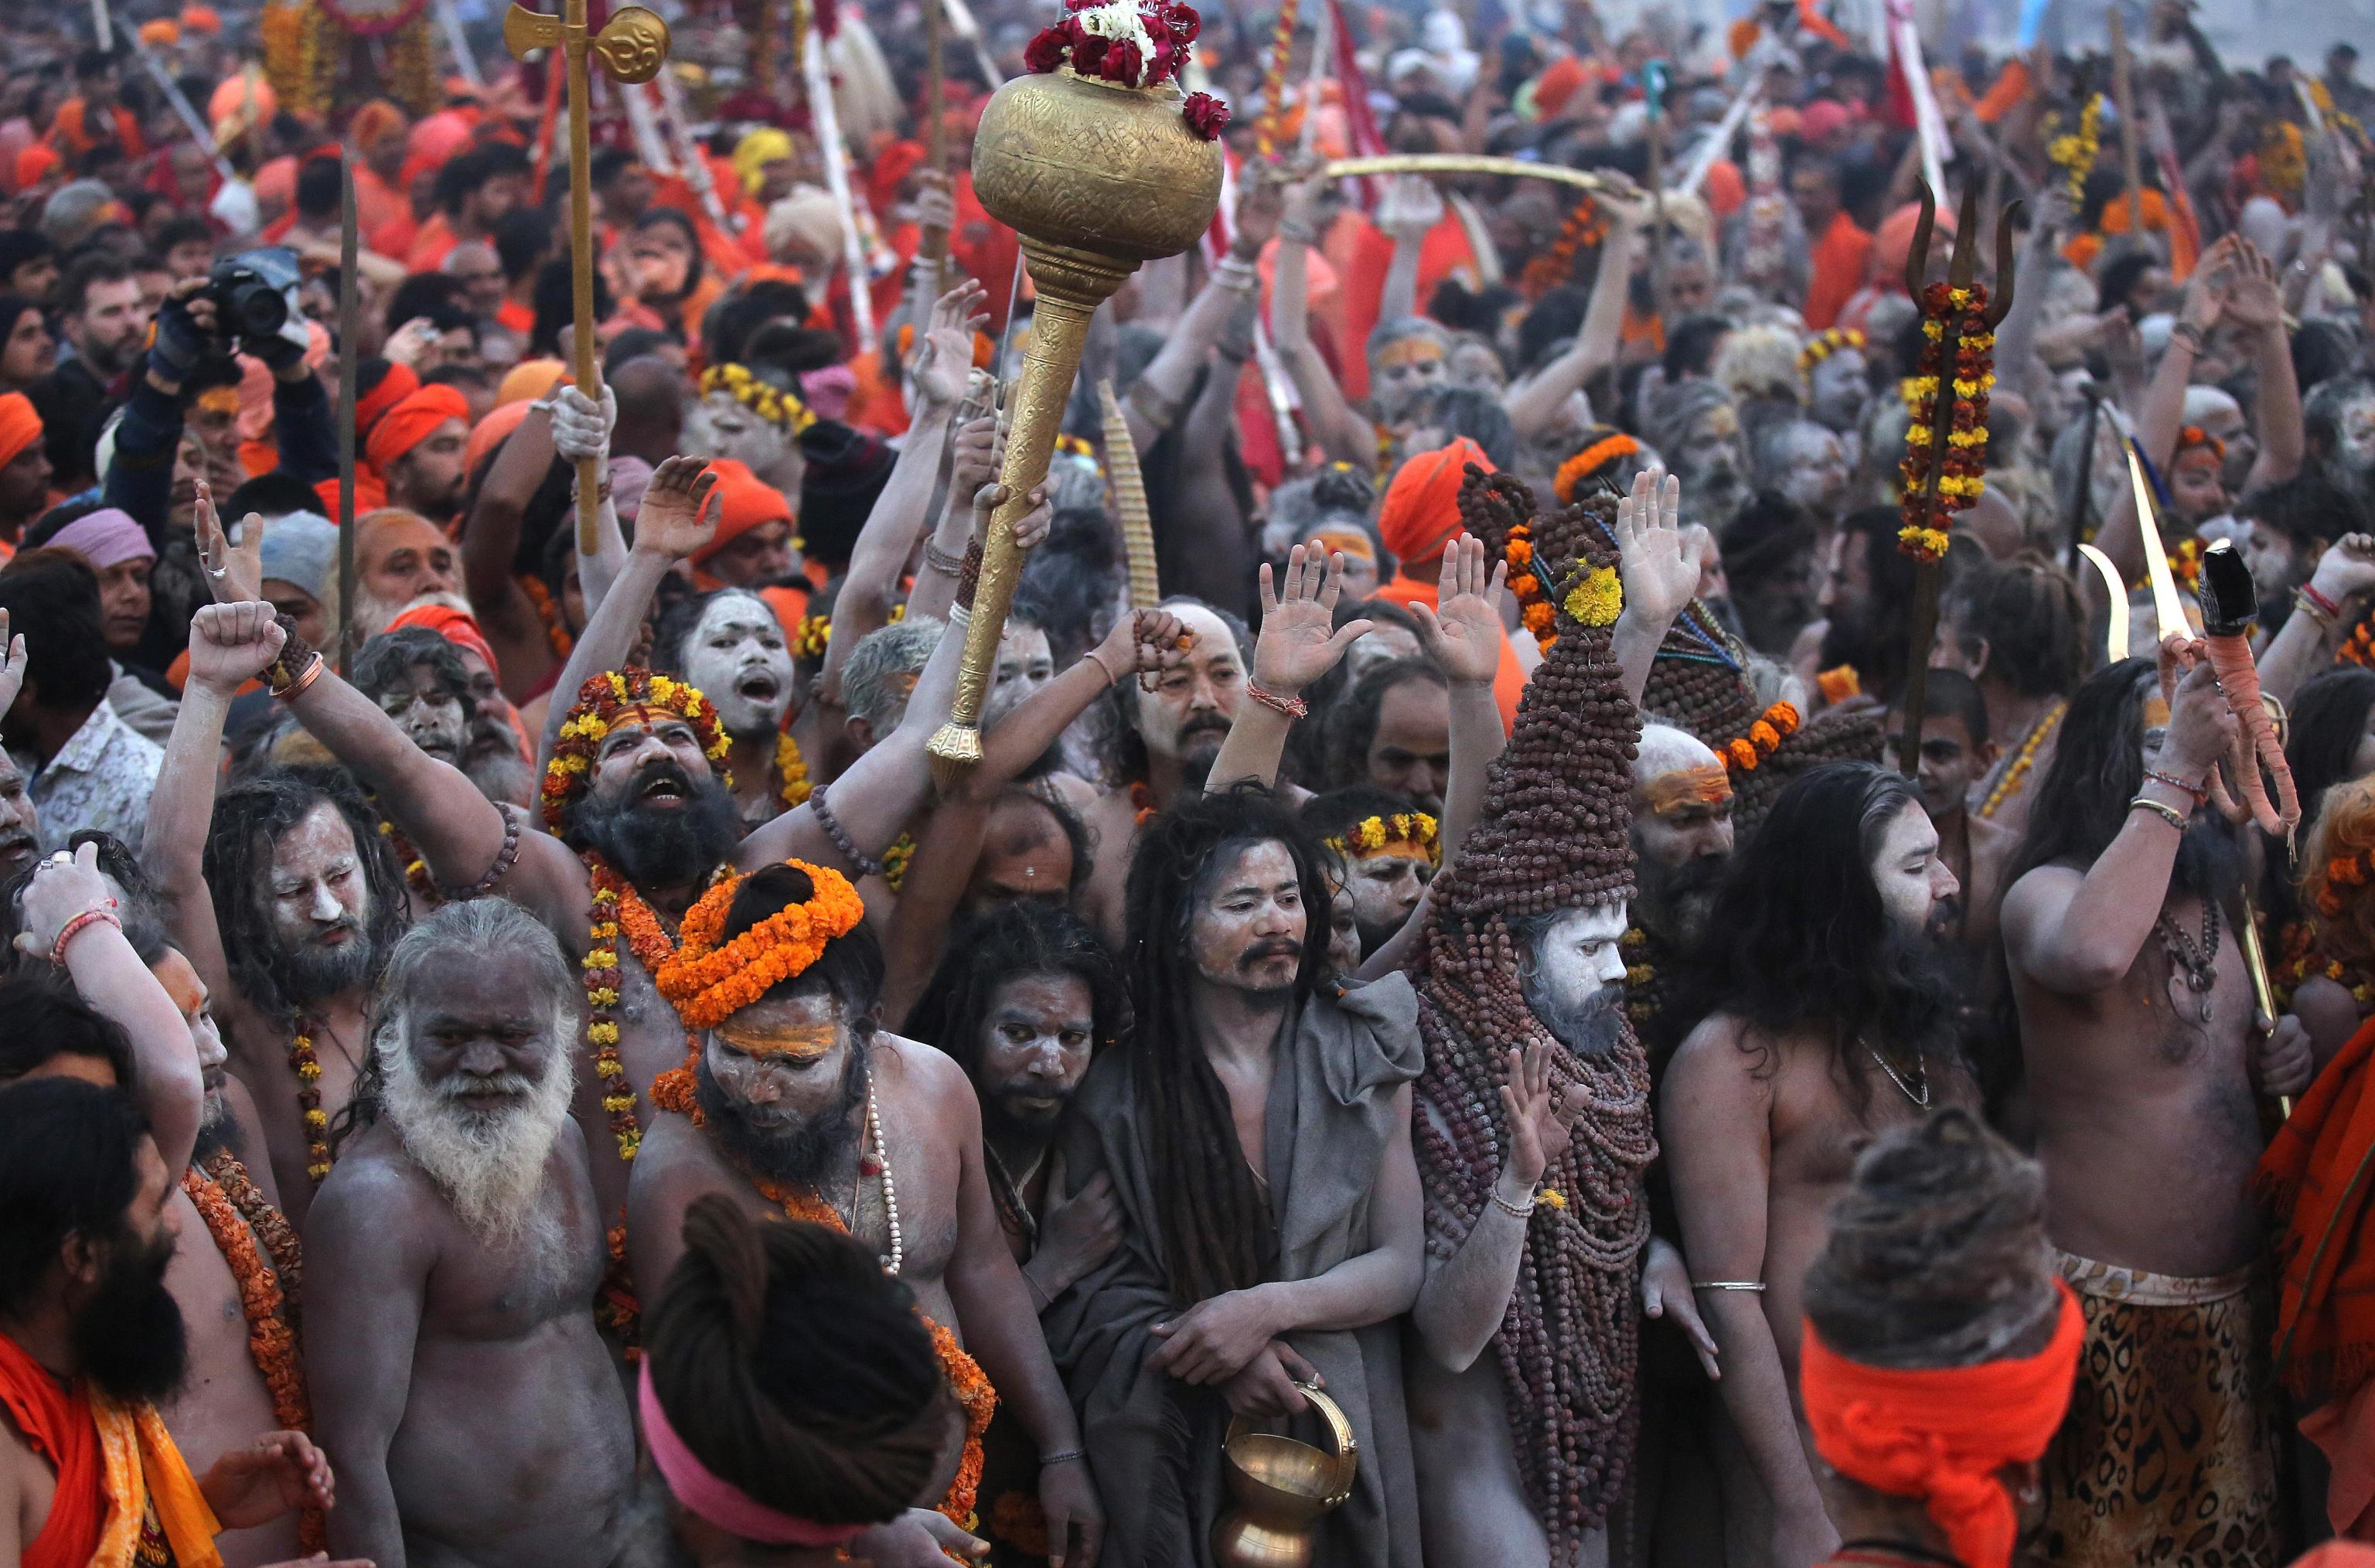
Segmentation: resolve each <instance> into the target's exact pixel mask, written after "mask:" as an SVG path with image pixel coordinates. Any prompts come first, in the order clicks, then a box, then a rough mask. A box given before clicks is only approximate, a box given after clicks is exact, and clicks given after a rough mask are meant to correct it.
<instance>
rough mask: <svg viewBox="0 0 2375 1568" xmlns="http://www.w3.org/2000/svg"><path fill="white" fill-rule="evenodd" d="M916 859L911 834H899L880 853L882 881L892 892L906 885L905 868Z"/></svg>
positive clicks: (913, 839) (914, 844)
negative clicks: (888, 846) (889, 845)
mask: <svg viewBox="0 0 2375 1568" xmlns="http://www.w3.org/2000/svg"><path fill="white" fill-rule="evenodd" d="M915 858H916V840H915V838H914V836H913V835H912V834H908V833H901V834H900V835H899V836H898V837H897V838H895V839H892V841H891V847H890V848H888V849H886V850H884V851H883V852H882V880H883V882H884V883H885V884H886V885H887V886H888V887H889V888H890V890H892V892H894V893H895V892H897V891H898V890H900V889H901V888H902V887H904V886H905V885H906V881H907V867H908V866H909V865H910V864H911V863H912V862H913V861H914V860H915Z"/></svg>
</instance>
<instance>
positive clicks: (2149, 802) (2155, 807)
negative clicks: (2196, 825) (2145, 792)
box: [2128, 795, 2185, 833]
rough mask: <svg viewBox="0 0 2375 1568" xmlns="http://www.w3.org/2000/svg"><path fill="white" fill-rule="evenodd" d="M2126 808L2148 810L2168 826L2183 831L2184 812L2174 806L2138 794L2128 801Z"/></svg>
mask: <svg viewBox="0 0 2375 1568" xmlns="http://www.w3.org/2000/svg"><path fill="white" fill-rule="evenodd" d="M2128 809H2129V810H2130V811H2139V810H2141V811H2149V812H2151V813H2152V814H2153V815H2154V816H2156V817H2158V818H2160V819H2162V820H2163V821H2165V822H2167V823H2168V825H2169V826H2170V827H2172V828H2175V829H2176V830H2177V831H2179V832H2180V833H2181V832H2183V831H2185V813H2184V812H2182V811H2180V810H2179V809H2178V808H2176V807H2174V806H2169V805H2167V804H2165V803H2163V802H2161V801H2157V800H2154V799H2152V798H2150V797H2149V796H2142V795H2140V796H2136V797H2135V798H2134V799H2133V800H2131V801H2129V802H2128Z"/></svg>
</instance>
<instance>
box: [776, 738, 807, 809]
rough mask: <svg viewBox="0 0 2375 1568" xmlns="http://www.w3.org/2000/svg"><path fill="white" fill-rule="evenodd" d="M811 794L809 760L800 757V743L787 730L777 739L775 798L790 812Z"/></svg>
mask: <svg viewBox="0 0 2375 1568" xmlns="http://www.w3.org/2000/svg"><path fill="white" fill-rule="evenodd" d="M810 793H811V786H810V785H809V765H808V760H807V759H805V758H803V757H802V756H801V755H800V743H799V742H798V741H797V740H794V739H793V738H792V737H791V732H790V731H788V730H787V731H786V732H785V733H783V734H782V735H779V736H777V737H775V798H776V799H777V800H780V801H782V802H783V804H784V809H785V810H786V811H789V810H790V809H791V808H793V807H795V806H798V805H799V804H800V803H801V802H802V801H804V800H806V799H808V797H809V794H810Z"/></svg>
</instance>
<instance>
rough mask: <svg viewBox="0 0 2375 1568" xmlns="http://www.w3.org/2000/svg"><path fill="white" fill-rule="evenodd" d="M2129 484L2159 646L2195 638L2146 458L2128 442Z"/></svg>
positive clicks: (2154, 634) (2156, 643)
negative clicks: (2157, 514) (2163, 539)
mask: <svg viewBox="0 0 2375 1568" xmlns="http://www.w3.org/2000/svg"><path fill="white" fill-rule="evenodd" d="M2128 483H2129V484H2130V485H2132V486H2133V487H2134V489H2135V496H2136V531H2137V532H2138V533H2140V534H2142V535H2143V536H2144V543H2145V579H2146V581H2148V582H2150V583H2151V584H2152V595H2153V619H2155V620H2156V621H2157V622H2158V623H2159V624H2158V625H2157V626H2156V628H2155V630H2154V632H2153V638H2154V644H2155V646H2158V645H2159V644H2160V643H2164V642H2167V641H2168V639H2169V638H2171V637H2188V638H2190V637H2192V635H2193V627H2192V623H2191V622H2189V621H2188V620H2187V619H2185V601H2184V600H2182V599H2180V598H2179V597H2178V596H2177V578H2176V576H2175V574H2174V573H2172V572H2170V571H2169V569H2168V551H2167V550H2166V549H2164V548H2161V542H2160V524H2159V522H2158V521H2157V520H2156V517H2155V515H2154V513H2153V496H2152V484H2151V482H2150V481H2149V480H2147V479H2146V478H2145V466H2144V461H2143V459H2141V458H2139V457H2138V456H2137V455H2136V443H2135V442H2133V441H2130V442H2128Z"/></svg>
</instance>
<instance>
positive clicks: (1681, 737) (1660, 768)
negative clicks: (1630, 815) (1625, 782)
mask: <svg viewBox="0 0 2375 1568" xmlns="http://www.w3.org/2000/svg"><path fill="white" fill-rule="evenodd" d="M1716 766H1719V764H1718V763H1717V761H1716V755H1715V752H1714V751H1713V750H1711V749H1708V747H1707V742H1705V741H1703V740H1701V739H1700V738H1699V737H1697V736H1695V735H1693V734H1691V733H1690V732H1689V731H1688V730H1682V729H1676V728H1675V727H1674V726H1673V725H1657V724H1645V725H1642V726H1641V743H1640V745H1639V746H1638V747H1637V748H1636V749H1635V750H1634V753H1633V787H1634V788H1635V789H1636V790H1638V789H1639V788H1640V787H1641V786H1642V785H1643V784H1648V782H1649V781H1650V780H1651V779H1654V778H1658V777H1660V776H1661V775H1663V774H1666V773H1678V772H1682V771H1683V770H1684V769H1686V768H1705V767H1716Z"/></svg>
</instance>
